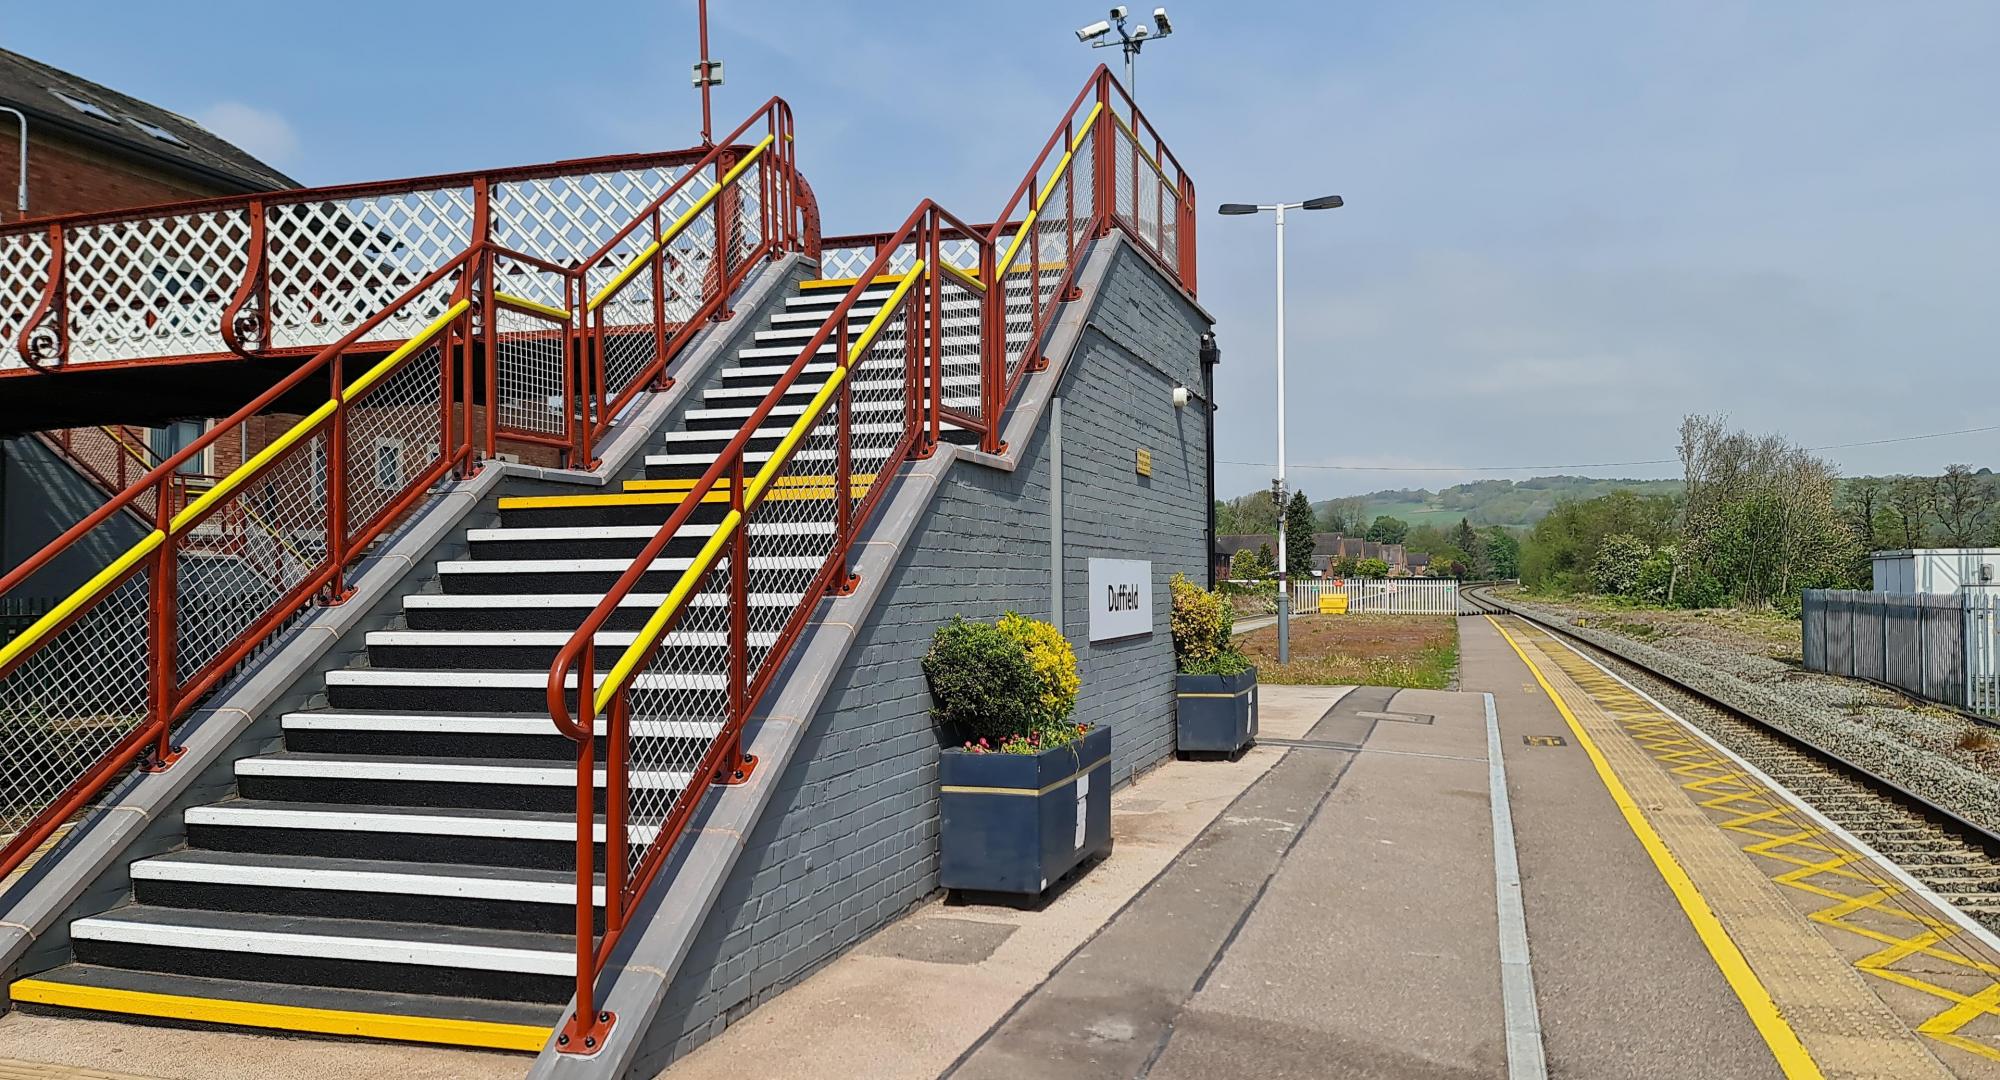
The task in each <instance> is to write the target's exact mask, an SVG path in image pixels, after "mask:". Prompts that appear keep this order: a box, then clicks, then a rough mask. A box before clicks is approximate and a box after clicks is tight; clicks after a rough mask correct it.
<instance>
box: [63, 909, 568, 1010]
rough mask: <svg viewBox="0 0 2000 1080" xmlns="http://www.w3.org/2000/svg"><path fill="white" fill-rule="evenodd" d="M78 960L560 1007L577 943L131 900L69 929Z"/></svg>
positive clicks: (516, 932)
mask: <svg viewBox="0 0 2000 1080" xmlns="http://www.w3.org/2000/svg"><path fill="white" fill-rule="evenodd" d="M70 939H71V942H72V944H73V946H74V948H75V950H76V957H77V960H78V961H79V962H81V963H85V964H98V965H104V966H111V967H121V968H128V969H137V970H142V971H143V970H150V971H163V972H169V973H172V974H178V975H197V976H202V977H206V978H223V979H238V980H244V981H260V982H281V983H303V984H306V985H311V986H336V987H343V988H346V989H354V990H386V991H392V992H397V993H412V992H414V993H425V994H449V995H453V996H470V997H479V998H495V999H499V1000H503V1001H532V1002H543V1003H548V1002H560V1001H562V1000H564V998H566V997H567V996H568V993H569V990H570V989H571V987H572V986H573V985H574V975H575V971H576V954H575V949H574V945H575V941H574V938H573V937H571V936H568V935H562V934H542V933H532V932H528V931H522V930H488V929H482V928H478V927H465V926H437V925H431V924H416V923H394V922H377V921H370V920H365V919H333V918H325V917H318V916H307V915H269V914H263V913H258V912H242V911H198V910H191V909H183V908H162V907H154V906H151V905H146V904H132V905H128V906H126V907H122V908H116V909H114V910H112V911H110V912H107V913H105V914H103V915H97V916H92V917H90V918H86V919H78V920H77V921H75V922H74V923H71V924H70Z"/></svg>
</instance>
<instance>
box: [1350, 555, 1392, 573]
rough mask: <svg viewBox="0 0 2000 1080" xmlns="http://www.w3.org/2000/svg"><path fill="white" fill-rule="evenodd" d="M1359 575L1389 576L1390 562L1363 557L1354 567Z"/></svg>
mask: <svg viewBox="0 0 2000 1080" xmlns="http://www.w3.org/2000/svg"><path fill="white" fill-rule="evenodd" d="M1354 572H1355V574H1356V575H1357V576H1359V577H1365V578H1385V577H1388V576H1389V564H1388V563H1385V562H1383V561H1382V560H1380V559H1363V560H1361V561H1360V562H1359V563H1358V564H1356V565H1355V567H1354Z"/></svg>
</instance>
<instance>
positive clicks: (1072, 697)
mask: <svg viewBox="0 0 2000 1080" xmlns="http://www.w3.org/2000/svg"><path fill="white" fill-rule="evenodd" d="M998 625H999V628H1000V632H1001V633H1003V634H1006V635H1008V636H1009V637H1012V638H1014V639H1015V640H1016V641H1019V642H1020V643H1021V648H1022V649H1023V650H1025V651H1026V652H1027V654H1028V666H1029V667H1031V668H1033V669H1035V677H1036V679H1037V680H1039V681H1040V683H1041V690H1040V692H1039V693H1038V694H1037V695H1036V704H1037V705H1038V706H1039V708H1038V709H1037V710H1036V715H1035V717H1034V723H1035V724H1037V725H1042V726H1047V725H1053V724H1058V723H1061V722H1062V721H1064V720H1066V719H1068V718H1069V714H1070V713H1072V712H1075V711H1076V692H1077V690H1078V689H1080V688H1081V686H1082V681H1081V680H1080V679H1078V678H1077V674H1076V652H1075V650H1073V649H1071V648H1070V647H1069V639H1068V638H1066V637H1063V636H1062V631H1060V630H1057V629H1056V628H1055V627H1054V626H1053V625H1051V624H1049V623H1045V622H1043V621H1041V620H1040V619H1030V618H1028V617H1027V616H1025V615H1016V614H1014V613H1013V612H1011V611H1010V612H1008V613H1006V614H1005V615H1002V616H1000V622H999V624H998Z"/></svg>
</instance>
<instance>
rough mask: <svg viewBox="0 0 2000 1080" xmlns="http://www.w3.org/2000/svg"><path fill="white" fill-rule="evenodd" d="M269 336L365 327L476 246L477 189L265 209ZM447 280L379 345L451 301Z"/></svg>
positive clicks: (314, 335)
mask: <svg viewBox="0 0 2000 1080" xmlns="http://www.w3.org/2000/svg"><path fill="white" fill-rule="evenodd" d="M264 216H265V231H266V236H267V240H266V255H265V262H266V266H267V269H266V273H267V275H268V277H269V282H270V285H269V287H270V295H271V301H270V303H271V310H270V312H269V313H268V322H269V326H270V333H269V340H270V343H271V345H273V346H275V347H278V348H288V347H301V346H311V345H324V344H326V343H328V342H331V341H334V340H336V339H338V338H339V337H340V336H341V335H342V334H344V333H347V332H348V331H350V330H352V329H354V328H355V327H357V326H360V325H361V324H362V322H363V321H364V320H366V319H368V318H370V317H371V316H373V315H375V313H377V312H379V311H382V310H383V309H384V308H386V307H387V306H388V305H389V304H390V302H391V301H393V300H395V299H396V297H397V296H399V295H401V294H402V293H403V292H404V291H405V290H407V289H408V288H409V287H410V286H412V285H415V284H416V283H417V282H418V281H420V280H422V279H423V277H424V276H425V275H426V274H429V273H430V272H431V271H433V270H436V269H438V268H439V267H441V266H443V265H445V264H446V263H447V262H449V261H451V259H452V258H454V257H456V256H457V255H458V254H459V253H460V252H463V251H464V250H465V249H466V248H467V247H469V246H471V244H472V240H473V235H472V225H473V191H472V189H471V188H470V187H447V188H433V189H427V190H418V191H396V192H387V193H383V194H379V195H369V196H358V197H347V198H335V199H326V200H319V201H313V202H296V203H281V204H279V205H276V206H272V207H269V208H267V209H266V210H265V214H264ZM454 285H455V282H453V281H452V280H451V279H449V278H447V279H445V280H442V281H439V282H438V283H437V284H436V285H434V286H432V287H431V288H430V289H429V290H427V291H426V292H425V294H424V296H423V297H421V298H420V299H419V300H418V301H416V302H413V303H407V304H404V305H402V306H401V307H400V308H399V309H398V310H397V311H396V312H395V313H393V314H392V315H391V316H390V317H389V318H387V319H384V320H382V321H381V322H380V323H378V324H377V325H376V326H375V328H374V329H373V330H372V331H371V332H370V333H369V334H368V340H370V341H401V340H404V339H406V338H409V337H412V336H414V335H415V334H416V333H417V332H418V331H419V330H422V329H423V328H424V326H425V325H427V324H428V323H429V322H430V321H431V320H432V319H435V318H437V317H438V316H439V315H441V314H443V313H444V310H445V308H446V307H448V306H450V304H451V294H452V289H453V288H454Z"/></svg>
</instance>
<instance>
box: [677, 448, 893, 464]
mask: <svg viewBox="0 0 2000 1080" xmlns="http://www.w3.org/2000/svg"><path fill="white" fill-rule="evenodd" d="M851 456H852V457H853V458H854V460H856V461H869V460H873V461H881V460H884V459H886V458H888V456H889V451H888V450H887V449H886V448H885V449H882V450H872V449H870V450H856V451H854V452H853V453H852V455H851ZM770 459H771V452H770V451H769V450H748V451H745V452H744V454H743V461H744V463H745V464H750V463H753V462H763V461H769V460H770ZM792 460H793V461H831V460H833V451H831V450H798V451H795V452H794V453H793V454H792ZM714 463H715V455H714V454H647V455H646V464H648V465H661V466H665V465H711V464H714Z"/></svg>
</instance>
